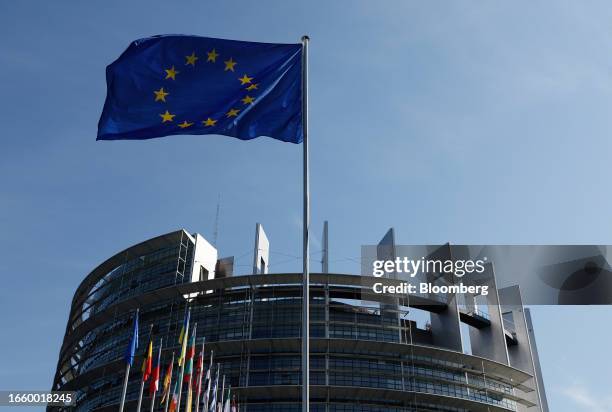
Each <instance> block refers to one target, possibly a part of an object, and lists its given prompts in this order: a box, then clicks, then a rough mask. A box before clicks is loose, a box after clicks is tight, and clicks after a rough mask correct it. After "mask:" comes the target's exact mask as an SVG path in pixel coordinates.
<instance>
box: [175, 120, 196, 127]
mask: <svg viewBox="0 0 612 412" xmlns="http://www.w3.org/2000/svg"><path fill="white" fill-rule="evenodd" d="M189 126H193V123H188V122H187V120H185V121H183V123H181V124H179V125H178V127H180V128H181V129H186V128H188V127H189Z"/></svg>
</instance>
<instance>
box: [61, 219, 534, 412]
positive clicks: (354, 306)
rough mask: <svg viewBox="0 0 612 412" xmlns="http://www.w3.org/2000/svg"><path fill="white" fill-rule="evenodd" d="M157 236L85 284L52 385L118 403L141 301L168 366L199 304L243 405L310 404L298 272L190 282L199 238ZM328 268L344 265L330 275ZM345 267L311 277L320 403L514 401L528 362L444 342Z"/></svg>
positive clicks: (369, 406)
mask: <svg viewBox="0 0 612 412" xmlns="http://www.w3.org/2000/svg"><path fill="white" fill-rule="evenodd" d="M151 243H154V244H147V242H145V243H143V244H140V245H137V246H134V247H133V248H130V249H128V250H126V251H124V252H121V253H119V254H117V255H116V256H115V257H113V258H111V259H109V261H110V262H108V264H103V265H101V266H100V267H99V268H98V269H96V271H94V272H92V274H90V275H89V276H88V278H87V279H86V280H85V281H84V283H83V284H82V285H81V286H80V287H79V289H78V290H77V292H76V294H75V298H74V299H73V306H72V309H71V313H70V317H69V322H68V326H67V332H66V336H65V338H64V344H63V345H62V349H61V351H60V357H59V361H58V368H57V372H56V376H55V380H54V384H53V389H54V390H74V391H76V392H77V406H76V409H75V410H77V411H91V410H99V411H104V410H111V409H112V410H116V408H117V405H118V403H119V398H120V392H121V387H122V382H123V377H124V364H123V361H122V358H123V354H124V352H125V348H126V346H127V343H128V340H129V337H130V334H131V321H132V313H133V310H135V309H136V308H139V309H140V327H141V330H140V339H141V343H142V342H145V343H146V341H147V340H148V338H149V337H148V333H149V325H151V324H152V325H154V329H153V334H154V335H155V339H156V340H159V338H163V339H164V341H165V342H166V343H165V344H164V352H163V355H162V364H163V365H166V364H167V362H168V361H169V359H170V357H171V356H172V352H173V351H174V352H177V351H178V349H179V348H178V334H179V331H180V328H181V325H182V322H183V316H184V313H185V310H186V307H190V308H191V321H192V322H197V331H198V333H197V335H198V337H204V336H205V337H206V342H207V351H209V350H214V352H215V359H216V361H218V362H219V363H220V364H221V368H222V373H223V374H225V375H226V384H228V385H231V386H232V391H233V393H235V394H236V395H237V396H238V399H239V401H240V404H241V410H242V411H248V412H259V411H283V412H286V411H299V410H301V405H300V402H299V400H300V386H299V385H300V383H301V382H300V380H301V373H300V366H301V361H300V331H301V305H302V300H301V288H300V282H301V281H300V277H299V275H295V274H287V275H283V274H278V275H262V276H241V277H233V278H225V279H215V280H209V281H201V282H196V283H191V277H190V276H188V275H187V274H190V273H191V266H192V264H193V262H192V260H193V257H192V255H193V246H194V245H193V239H192V238H191V237H190V236H189V235H188V234H187V233H186V232H182V231H179V232H175V233H174V234H172V236H166V238H164V239H163V240H162V241H160V240H159V238H156V242H151ZM105 263H106V262H105ZM330 276H336V277H335V278H334V281H333V282H331V281H330ZM337 278H338V275H316V276H315V277H313V284H312V287H311V299H312V300H311V326H310V328H311V338H312V343H311V350H312V354H311V385H312V389H311V392H312V394H311V397H312V402H313V404H312V409H311V410H313V411H325V412H328V411H334V412H349V411H350V412H382V411H386V412H412V411H417V410H418V411H447V412H467V411H496V410H499V411H504V410H510V411H512V410H516V409H517V401H519V402H520V391H517V387H518V386H520V384H521V381H520V380H518V381H517V379H516V377H517V376H522V375H521V373H519V372H520V371H517V370H515V369H513V368H511V367H510V366H507V365H501V364H497V363H494V362H493V361H490V360H486V359H481V358H477V357H474V356H470V355H466V354H462V353H460V352H451V351H448V350H445V349H441V348H437V347H436V346H435V345H433V343H432V342H433V340H432V336H431V331H430V330H426V329H420V328H417V326H416V323H415V322H414V321H411V320H409V318H408V317H406V316H405V315H406V312H408V311H409V310H410V308H408V307H402V306H400V305H395V306H394V305H389V304H386V303H385V304H382V303H379V302H373V301H371V300H362V299H361V298H364V299H365V295H364V296H362V293H361V291H362V287H361V286H360V285H359V282H348V281H347V282H346V283H342V282H340V283H338V282H337ZM344 278H345V279H351V278H353V279H354V278H356V276H345V277H344ZM367 299H371V297H368V298H367ZM144 346H145V345H144V344H142V345H141V348H140V353H139V355H142V351H144ZM140 359H141V358H137V360H136V362H135V365H139V364H140ZM134 369H135V370H136V371H135V372H134V373H133V374H132V375H131V376H130V381H129V385H128V392H127V399H128V401H129V402H134V401H135V400H136V399H137V397H138V392H139V388H140V372H139V371H138V370H139V368H138V367H136V368H134ZM175 369H176V368H175ZM491 370H495V371H496V372H495V373H491V372H490V371H491ZM523 374H524V373H523ZM527 378H528V376H525V377H524V379H523V380H526V379H527ZM173 379H175V378H173ZM145 405H148V400H146V399H145ZM146 407H148V406H146ZM128 410H129V408H128ZM156 410H162V408H161V407H159V409H156Z"/></svg>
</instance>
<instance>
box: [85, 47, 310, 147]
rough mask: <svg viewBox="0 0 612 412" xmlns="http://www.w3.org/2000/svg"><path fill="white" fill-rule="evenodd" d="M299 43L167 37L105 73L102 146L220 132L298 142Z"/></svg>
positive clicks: (132, 52) (128, 54) (136, 51)
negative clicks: (105, 89)
mask: <svg viewBox="0 0 612 412" xmlns="http://www.w3.org/2000/svg"><path fill="white" fill-rule="evenodd" d="M301 59H302V45H301V44H271V43H253V42H243V41H233V40H222V39H212V38H207V37H198V36H182V35H165V36H155V37H149V38H145V39H140V40H136V41H134V42H133V43H132V44H131V45H130V46H129V47H128V48H127V50H126V51H125V52H124V53H123V54H122V55H121V56H120V57H119V58H118V59H117V60H116V61H115V62H113V63H112V64H111V65H109V66H108V67H107V68H106V83H107V96H106V102H105V103H104V110H103V111H102V116H101V117H100V122H99V124H98V138H97V140H121V139H151V138H154V137H162V136H169V135H178V134H220V135H226V136H232V137H236V138H238V139H242V140H249V139H253V138H255V137H258V136H269V137H272V138H274V139H278V140H282V141H285V142H291V143H301V142H302V137H303V129H302V65H301Z"/></svg>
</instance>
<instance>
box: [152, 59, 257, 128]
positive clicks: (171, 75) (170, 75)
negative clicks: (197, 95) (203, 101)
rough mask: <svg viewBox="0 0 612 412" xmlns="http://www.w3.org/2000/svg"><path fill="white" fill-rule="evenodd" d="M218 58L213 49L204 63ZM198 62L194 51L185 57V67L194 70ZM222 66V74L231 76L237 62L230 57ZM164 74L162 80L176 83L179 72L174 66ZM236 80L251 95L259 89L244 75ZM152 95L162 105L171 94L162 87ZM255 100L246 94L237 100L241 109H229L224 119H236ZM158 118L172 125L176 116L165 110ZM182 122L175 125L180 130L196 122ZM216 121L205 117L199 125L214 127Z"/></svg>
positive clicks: (210, 62)
mask: <svg viewBox="0 0 612 412" xmlns="http://www.w3.org/2000/svg"><path fill="white" fill-rule="evenodd" d="M219 57H220V54H219V53H218V52H217V50H216V49H214V48H213V49H212V50H210V51H208V52H206V63H209V64H216V63H217V59H218V58H219ZM198 60H200V57H199V56H198V55H196V52H195V51H193V52H192V53H191V54H190V55H188V56H185V66H187V67H191V68H195V67H196V64H198ZM223 64H224V67H223V71H224V72H230V73H232V74H235V73H236V66H238V62H236V61H235V60H234V59H233V58H232V57H230V58H229V59H227V60H223ZM164 72H165V77H164V80H169V81H171V82H172V81H176V78H177V76H178V75H179V74H180V73H181V72H180V71H179V70H177V69H176V67H175V66H174V65H173V66H171V67H169V68H167V69H164ZM179 78H180V76H179ZM237 80H238V81H239V82H240V86H243V87H244V89H245V91H247V92H251V93H253V92H254V91H255V90H257V89H258V87H259V84H258V83H254V82H253V80H254V78H253V77H250V76H248V75H247V74H246V73H244V74H243V75H242V77H238V78H237ZM153 94H154V95H155V101H156V102H162V103H167V100H166V98H167V97H168V96H171V93H170V92H169V91H168V90H166V88H165V87H163V86H162V87H160V88H159V90H154V91H153ZM255 100H256V99H255V97H252V96H251V95H249V94H248V93H247V94H246V95H245V96H244V97H243V98H242V99H240V100H239V102H240V103H242V107H240V105H238V106H239V107H232V108H230V110H229V111H228V112H227V113H225V118H227V119H230V118H236V117H238V114H239V113H240V112H241V111H242V110H243V109H244V108H245V107H247V106H250V105H252V104H254V103H255ZM236 103H238V102H236ZM159 117H160V118H161V122H162V124H163V123H170V124H172V123H174V118H175V117H176V114H173V113H170V112H169V111H168V110H166V111H165V112H164V113H160V114H159ZM182 120H183V121H182V122H181V123H175V124H177V125H178V127H180V128H181V129H188V128H190V127H192V126H193V125H194V124H196V122H195V121H192V120H187V119H182ZM218 120H219V119H215V118H213V117H207V118H206V119H204V120H201V121H200V122H199V123H200V124H201V125H202V126H204V127H214V126H216V124H217V122H218Z"/></svg>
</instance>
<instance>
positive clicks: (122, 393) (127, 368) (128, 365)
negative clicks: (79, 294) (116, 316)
mask: <svg viewBox="0 0 612 412" xmlns="http://www.w3.org/2000/svg"><path fill="white" fill-rule="evenodd" d="M139 313H140V308H138V309H136V315H135V317H134V322H137V321H138V314H139ZM134 329H135V331H136V334H138V329H137V325H134ZM133 339H136V348H135V349H137V348H138V335H136V337H134V331H132V340H133ZM131 344H132V342H131V341H130V345H131ZM134 351H135V350H134ZM133 355H134V353H132V352H131V349H130V359H131V361H130V362H127V365H126V366H125V378H124V379H123V390H122V392H121V403H120V404H119V412H123V407H124V406H125V394H126V393H127V386H128V380H129V378H130V367H131V366H132V362H133V361H134V358H133Z"/></svg>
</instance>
